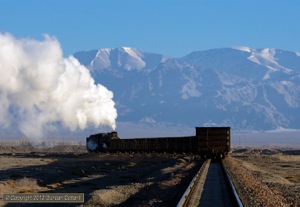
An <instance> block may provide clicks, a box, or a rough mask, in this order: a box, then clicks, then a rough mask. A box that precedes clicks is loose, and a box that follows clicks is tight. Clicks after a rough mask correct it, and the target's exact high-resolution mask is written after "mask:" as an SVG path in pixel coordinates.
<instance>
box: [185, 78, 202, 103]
mask: <svg viewBox="0 0 300 207" xmlns="http://www.w3.org/2000/svg"><path fill="white" fill-rule="evenodd" d="M196 87H197V83H196V82H195V81H194V80H189V81H188V82H187V83H186V84H184V85H183V86H182V89H181V98H182V99H188V98H189V97H199V96H201V93H200V92H199V91H198V90H197V89H196Z"/></svg>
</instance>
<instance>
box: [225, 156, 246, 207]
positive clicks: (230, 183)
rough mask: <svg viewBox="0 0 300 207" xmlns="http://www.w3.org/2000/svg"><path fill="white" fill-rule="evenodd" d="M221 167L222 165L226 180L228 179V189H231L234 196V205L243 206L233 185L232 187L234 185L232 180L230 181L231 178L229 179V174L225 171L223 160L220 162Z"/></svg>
mask: <svg viewBox="0 0 300 207" xmlns="http://www.w3.org/2000/svg"><path fill="white" fill-rule="evenodd" d="M222 167H223V169H224V172H225V175H226V178H227V181H228V183H229V186H230V189H231V191H232V193H233V197H234V200H235V203H236V205H237V206H239V207H243V203H242V201H241V199H240V197H239V195H238V193H237V192H236V190H235V187H234V185H233V183H232V181H231V179H230V176H229V174H228V172H227V170H226V168H225V166H224V164H223V162H222Z"/></svg>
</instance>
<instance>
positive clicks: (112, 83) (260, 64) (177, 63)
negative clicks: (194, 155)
mask: <svg viewBox="0 0 300 207" xmlns="http://www.w3.org/2000/svg"><path fill="white" fill-rule="evenodd" d="M74 57H76V58H77V59H78V60H79V62H80V63H81V64H83V65H85V66H86V67H88V68H89V69H90V71H91V74H92V75H93V77H94V79H95V81H96V82H97V83H101V84H103V85H104V86H106V87H107V88H108V89H110V90H112V91H113V92H114V100H115V102H116V103H117V109H118V121H131V122H147V123H157V122H168V123H176V124H183V125H187V126H202V125H226V126H232V127H235V128H241V129H255V130H270V129H276V128H279V127H283V128H297V129H300V54H299V53H295V52H289V51H283V50H277V49H270V48H265V49H252V48H248V47H233V48H221V49H212V50H207V51H197V52H192V53H190V54H188V55H186V56H184V57H182V58H171V57H166V56H164V55H159V54H152V53H145V52H142V51H140V50H138V49H134V48H128V47H123V48H115V49H100V50H92V51H82V52H77V53H75V54H74Z"/></svg>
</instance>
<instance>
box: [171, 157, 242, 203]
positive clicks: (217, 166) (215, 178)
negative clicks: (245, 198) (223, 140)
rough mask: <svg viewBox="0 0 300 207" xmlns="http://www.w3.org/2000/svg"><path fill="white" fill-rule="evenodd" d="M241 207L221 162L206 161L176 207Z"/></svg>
mask: <svg viewBox="0 0 300 207" xmlns="http://www.w3.org/2000/svg"><path fill="white" fill-rule="evenodd" d="M182 206H189V207H192V206H243V204H242V202H241V201H240V199H239V197H238V195H237V193H236V191H235V189H234V187H233V184H232V182H231V181H230V179H229V176H228V175H227V172H226V170H225V169H224V167H223V165H222V161H221V160H211V159H208V160H206V161H205V162H204V163H203V165H202V167H201V168H200V170H199V171H198V173H197V174H196V176H195V177H194V178H193V180H192V182H191V183H190V185H189V187H188V188H187V190H186V191H185V193H184V194H183V196H182V197H181V199H180V201H179V203H178V205H177V207H182Z"/></svg>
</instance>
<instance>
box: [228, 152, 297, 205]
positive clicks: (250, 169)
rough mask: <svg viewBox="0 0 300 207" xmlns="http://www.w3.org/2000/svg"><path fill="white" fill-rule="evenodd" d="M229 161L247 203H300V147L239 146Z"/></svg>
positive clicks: (235, 183) (233, 176) (229, 166)
mask: <svg viewBox="0 0 300 207" xmlns="http://www.w3.org/2000/svg"><path fill="white" fill-rule="evenodd" d="M225 165H226V167H227V170H228V171H229V174H230V175H231V177H232V180H233V182H234V185H235V186H236V188H237V191H238V193H239V195H240V197H241V199H242V201H243V203H244V205H245V206H300V193H299V192H300V151H299V150H274V149H263V150H262V149H246V150H237V151H234V152H233V154H232V155H231V156H230V157H228V158H226V160H225Z"/></svg>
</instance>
